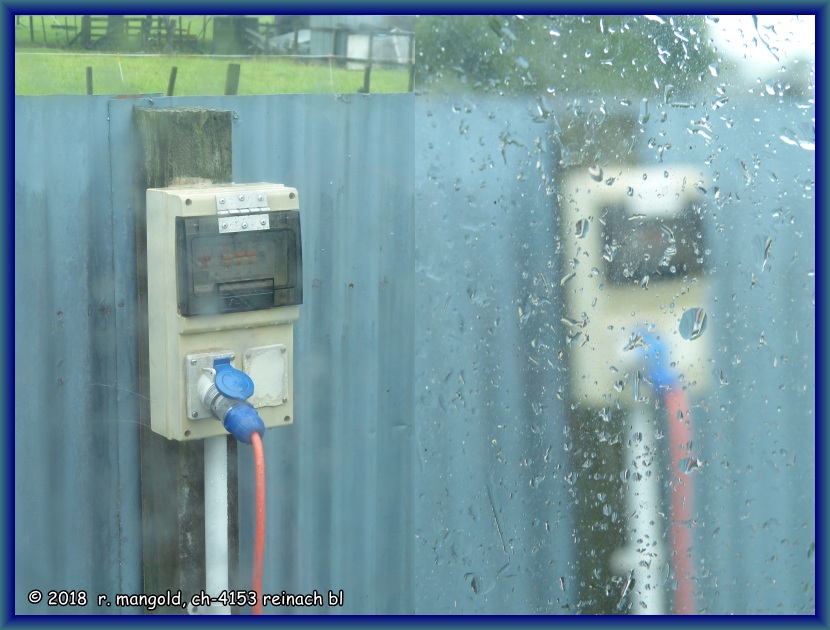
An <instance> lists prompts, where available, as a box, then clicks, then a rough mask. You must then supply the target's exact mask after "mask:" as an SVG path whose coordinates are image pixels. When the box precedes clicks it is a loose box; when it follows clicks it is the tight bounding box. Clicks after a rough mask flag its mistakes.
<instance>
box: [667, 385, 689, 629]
mask: <svg viewBox="0 0 830 630" xmlns="http://www.w3.org/2000/svg"><path fill="white" fill-rule="evenodd" d="M663 403H664V404H665V406H666V412H667V413H668V421H667V424H668V429H669V430H668V436H669V448H670V451H671V476H672V478H673V479H675V484H674V490H673V492H672V501H671V541H672V567H673V568H674V577H675V580H676V581H677V590H676V591H675V592H674V612H675V613H676V614H678V615H694V614H695V611H696V606H695V589H694V565H693V562H692V530H691V520H692V480H691V477H688V476H686V474H685V473H684V472H683V471H682V470H681V466H680V462H681V461H682V460H684V459H686V458H688V457H691V453H689V451H688V446H687V445H688V444H689V443H690V442H691V440H692V428H691V418H690V417H689V398H688V396H686V392H684V391H683V390H682V389H681V387H680V386H679V385H676V386H674V387H671V388H669V389H667V390H666V393H665V394H664V396H663ZM678 412H680V413H682V416H680V415H679V413H678Z"/></svg>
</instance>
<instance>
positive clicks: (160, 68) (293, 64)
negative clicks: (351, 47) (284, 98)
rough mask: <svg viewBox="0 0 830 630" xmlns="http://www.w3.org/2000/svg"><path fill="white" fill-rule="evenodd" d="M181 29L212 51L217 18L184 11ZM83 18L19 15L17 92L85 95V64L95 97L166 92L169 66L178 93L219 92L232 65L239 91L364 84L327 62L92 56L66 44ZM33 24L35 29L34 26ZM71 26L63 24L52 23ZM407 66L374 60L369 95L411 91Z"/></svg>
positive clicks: (342, 88)
mask: <svg viewBox="0 0 830 630" xmlns="http://www.w3.org/2000/svg"><path fill="white" fill-rule="evenodd" d="M180 19H181V20H182V26H183V28H185V29H186V30H189V32H191V33H193V34H198V35H201V37H200V43H201V44H202V45H203V46H204V47H206V48H209V47H210V44H211V38H212V36H213V28H212V22H211V21H210V20H205V16H182V17H181V18H180ZM79 24H80V16H71V15H70V16H40V15H38V16H34V17H33V19H32V21H31V24H30V21H29V16H19V19H18V20H17V23H16V28H15V60H14V92H15V94H16V95H32V96H38V95H49V94H86V69H87V67H91V68H92V83H93V86H92V87H93V93H94V94H113V95H120V94H158V93H166V92H167V85H168V81H169V78H170V73H171V69H172V68H173V67H174V66H175V67H176V68H177V73H176V83H175V89H174V92H173V94H174V95H175V96H195V95H221V94H224V90H225V77H226V75H227V70H228V64H229V63H238V64H239V65H240V76H239V87H238V91H237V93H238V94H308V93H312V94H313V93H336V94H345V93H355V92H357V91H358V90H359V89H361V88H362V87H363V81H364V73H363V71H362V70H348V69H346V68H344V67H339V66H338V65H337V63H336V62H335V63H334V64H331V65H330V64H329V63H327V62H326V61H322V62H320V61H297V60H292V59H288V58H285V57H275V56H264V55H263V56H251V57H234V58H229V57H212V56H210V55H180V54H168V55H138V54H135V55H133V54H124V53H122V54H120V55H119V54H118V53H116V52H95V53H87V52H85V51H83V50H82V49H78V47H73V48H72V49H68V50H67V49H61V46H64V47H65V46H66V43H67V41H69V40H70V38H71V33H73V32H74V31H73V30H72V28H74V27H77V25H79ZM30 26H31V28H30ZM61 26H64V27H66V26H68V27H70V28H69V29H66V28H55V27H61ZM408 89H409V73H408V70H407V69H403V68H395V67H383V66H379V65H376V66H374V67H373V69H372V73H371V84H370V91H371V92H372V93H389V92H407V91H408Z"/></svg>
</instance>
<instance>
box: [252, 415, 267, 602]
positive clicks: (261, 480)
mask: <svg viewBox="0 0 830 630" xmlns="http://www.w3.org/2000/svg"><path fill="white" fill-rule="evenodd" d="M251 445H252V446H253V447H254V468H255V471H256V530H255V534H254V577H253V582H252V584H253V589H254V591H255V592H256V603H255V604H254V609H253V614H255V615H261V614H262V562H263V557H264V555H265V453H264V451H263V449H262V439H261V438H260V437H259V433H257V432H256V431H254V432H253V433H251Z"/></svg>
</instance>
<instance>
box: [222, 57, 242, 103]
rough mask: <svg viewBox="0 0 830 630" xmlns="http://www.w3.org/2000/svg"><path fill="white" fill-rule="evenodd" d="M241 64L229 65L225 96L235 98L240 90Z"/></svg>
mask: <svg viewBox="0 0 830 630" xmlns="http://www.w3.org/2000/svg"><path fill="white" fill-rule="evenodd" d="M239 68H240V66H239V64H238V63H229V64H228V74H227V75H226V76H225V96H234V95H235V94H236V93H237V91H238V90H239Z"/></svg>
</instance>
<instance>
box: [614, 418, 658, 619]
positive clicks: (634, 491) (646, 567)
mask: <svg viewBox="0 0 830 630" xmlns="http://www.w3.org/2000/svg"><path fill="white" fill-rule="evenodd" d="M628 419H629V422H630V425H629V426H630V431H631V435H630V437H629V441H628V445H627V447H626V448H625V449H624V451H623V452H624V454H625V457H626V462H625V466H626V467H627V469H628V474H627V479H626V489H625V501H626V516H628V517H629V518H628V536H629V540H628V544H627V545H626V546H625V547H624V548H623V549H621V550H619V551H618V552H617V553H616V554H615V556H614V558H613V564H614V568H615V569H616V570H617V571H619V572H620V573H621V574H622V575H624V576H625V575H628V576H630V577H631V578H632V582H631V584H632V585H633V586H632V587H631V588H624V590H625V591H626V592H625V593H624V594H621V603H624V601H625V599H626V598H627V600H628V601H629V602H630V603H631V608H630V610H629V613H630V614H632V615H665V614H668V613H669V612H670V611H669V610H668V609H667V602H666V596H665V588H666V587H665V576H666V571H667V569H668V567H667V566H666V565H667V563H668V558H667V557H666V549H665V542H664V540H663V527H662V524H663V520H664V518H665V517H664V516H663V515H662V514H661V513H660V506H661V505H662V502H661V497H660V484H661V477H662V475H661V474H660V470H661V468H660V457H659V448H660V447H661V446H662V444H663V442H658V441H657V440H656V438H655V435H654V428H655V425H654V414H653V413H652V412H651V411H650V410H649V408H648V407H647V406H646V404H644V403H635V404H634V405H633V406H632V409H631V411H630V413H629V415H628ZM658 424H659V422H658ZM664 439H665V438H664ZM624 583H625V582H624Z"/></svg>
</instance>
